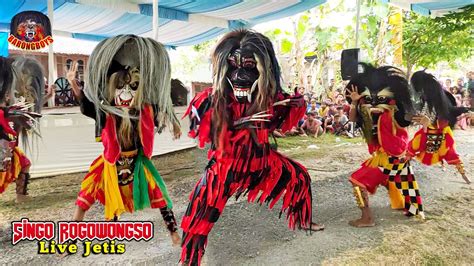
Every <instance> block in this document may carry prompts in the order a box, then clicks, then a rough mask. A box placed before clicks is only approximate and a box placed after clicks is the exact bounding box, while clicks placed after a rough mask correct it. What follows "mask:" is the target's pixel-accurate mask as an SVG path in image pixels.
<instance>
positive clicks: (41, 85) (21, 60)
mask: <svg viewBox="0 0 474 266" xmlns="http://www.w3.org/2000/svg"><path fill="white" fill-rule="evenodd" d="M13 66H14V67H15V69H16V70H17V73H18V80H17V82H18V83H17V84H16V91H15V101H16V102H25V103H28V104H33V105H34V107H33V111H35V112H37V113H39V112H41V107H42V104H43V93H44V91H45V89H46V88H45V81H44V77H45V76H44V70H43V67H42V66H41V63H40V62H38V60H36V59H34V58H29V57H17V58H15V61H14V62H13Z"/></svg>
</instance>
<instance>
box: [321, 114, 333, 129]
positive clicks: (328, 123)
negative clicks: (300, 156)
mask: <svg viewBox="0 0 474 266" xmlns="http://www.w3.org/2000/svg"><path fill="white" fill-rule="evenodd" d="M322 119H323V133H326V132H330V133H333V132H334V128H333V127H332V123H333V120H334V119H333V117H332V116H330V115H328V116H326V117H323V118H322Z"/></svg>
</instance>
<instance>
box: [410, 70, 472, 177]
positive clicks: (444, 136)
mask: <svg viewBox="0 0 474 266" xmlns="http://www.w3.org/2000/svg"><path fill="white" fill-rule="evenodd" d="M411 84H412V86H413V88H414V89H415V92H416V93H418V94H419V99H420V102H419V104H418V111H419V112H420V115H421V116H423V117H424V118H425V119H426V121H427V124H426V125H424V126H423V127H422V128H420V129H419V130H418V131H417V132H416V134H415V136H414V137H413V139H412V140H411V141H410V145H409V146H408V153H409V155H410V156H412V157H415V158H416V159H418V160H419V161H420V162H421V163H423V164H425V165H435V164H437V163H443V162H447V163H448V164H450V165H454V166H456V168H457V170H458V171H459V173H460V174H461V176H462V177H463V179H464V180H465V181H466V182H467V183H470V180H469V178H468V177H467V175H466V171H465V169H464V165H463V162H462V161H461V159H460V158H459V154H458V153H457V152H456V149H455V141H454V136H453V132H452V130H451V128H453V127H454V125H455V124H456V122H457V117H458V116H460V115H462V114H463V113H467V112H469V109H468V108H466V107H456V100H455V99H454V97H453V95H452V94H451V93H449V92H448V91H445V90H444V89H443V88H442V86H441V84H440V83H439V82H438V81H437V80H436V78H435V77H434V76H433V75H431V74H429V73H426V72H425V71H418V72H415V73H414V74H413V76H412V78H411Z"/></svg>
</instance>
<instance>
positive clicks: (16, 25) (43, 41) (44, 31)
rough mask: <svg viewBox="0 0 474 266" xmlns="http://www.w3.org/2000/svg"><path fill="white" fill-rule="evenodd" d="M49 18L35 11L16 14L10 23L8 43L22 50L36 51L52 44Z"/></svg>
mask: <svg viewBox="0 0 474 266" xmlns="http://www.w3.org/2000/svg"><path fill="white" fill-rule="evenodd" d="M51 32H52V30H51V23H50V21H49V18H48V17H47V16H46V15H45V14H43V13H41V12H37V11H23V12H21V13H18V14H16V15H15V16H14V17H13V18H12V21H11V23H10V36H9V37H8V42H9V43H11V44H12V45H14V46H16V47H18V48H20V49H23V50H38V49H42V48H45V47H47V46H48V45H50V44H51V43H53V38H52V37H51Z"/></svg>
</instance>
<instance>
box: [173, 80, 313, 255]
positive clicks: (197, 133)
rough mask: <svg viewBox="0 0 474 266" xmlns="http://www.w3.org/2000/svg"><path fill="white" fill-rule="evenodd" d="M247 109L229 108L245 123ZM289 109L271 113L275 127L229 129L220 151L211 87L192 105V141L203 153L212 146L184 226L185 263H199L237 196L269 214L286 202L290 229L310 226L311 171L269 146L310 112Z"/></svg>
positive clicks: (223, 137) (234, 118)
mask: <svg viewBox="0 0 474 266" xmlns="http://www.w3.org/2000/svg"><path fill="white" fill-rule="evenodd" d="M285 98H287V96H284V95H283V94H281V93H280V94H279V95H278V98H277V99H278V100H280V99H285ZM247 107H248V105H247V104H239V103H237V102H232V103H231V104H230V105H229V110H230V111H231V116H232V119H233V120H238V119H240V118H242V117H243V115H242V113H243V112H244V110H245V108H247ZM280 109H281V110H280ZM287 109H288V108H287V107H275V108H270V109H269V111H270V112H271V113H272V114H273V116H274V117H278V119H276V120H275V121H273V122H274V123H273V126H270V127H265V126H264V127H262V128H259V129H255V130H254V132H252V130H250V129H248V128H244V129H233V128H225V130H223V131H222V132H221V133H220V136H219V138H221V139H222V142H221V143H223V144H224V145H223V147H221V149H216V148H215V145H214V143H213V141H212V136H211V128H212V121H211V116H212V113H213V112H214V109H213V107H212V88H209V89H207V90H205V91H203V92H201V93H200V94H198V95H197V96H196V97H195V98H194V99H193V100H192V102H191V104H190V106H189V108H188V110H187V112H186V114H185V115H189V117H190V119H191V131H190V132H189V136H190V137H195V138H197V139H198V141H199V146H200V147H201V148H203V147H204V145H205V144H206V143H212V144H213V146H212V148H211V149H210V150H209V154H208V157H209V164H208V166H207V167H206V170H205V174H204V175H203V177H202V178H201V180H200V181H199V182H198V183H197V184H196V187H195V188H194V191H193V192H192V193H191V196H190V204H189V206H188V209H187V210H186V213H185V215H184V217H183V221H182V224H181V227H182V228H183V232H184V234H183V250H182V255H181V261H182V262H189V263H198V264H199V263H200V261H201V257H202V255H203V253H204V248H205V246H206V244H207V235H208V234H209V232H210V231H211V229H212V227H213V226H214V223H215V222H217V220H218V219H219V216H220V215H221V213H222V211H223V209H224V207H225V204H226V202H227V200H228V199H229V198H230V197H232V195H234V194H235V195H236V198H238V197H239V196H240V195H242V194H244V195H245V194H247V199H248V201H249V202H254V201H256V200H257V201H258V202H259V203H264V202H266V203H269V207H270V209H271V208H273V206H274V205H275V203H276V202H277V201H278V200H279V199H280V198H281V199H282V200H283V205H282V209H281V211H282V212H286V213H287V214H286V217H287V220H288V226H289V227H290V228H291V229H294V228H295V226H298V227H305V228H307V227H309V226H310V225H311V222H312V219H311V217H312V213H311V200H312V198H311V187H310V183H311V178H310V176H309V174H308V172H307V170H306V169H305V168H304V167H303V166H302V165H301V164H299V163H297V162H295V161H293V160H291V159H289V158H287V157H285V156H283V155H282V154H280V153H278V152H277V151H275V150H274V149H272V148H271V147H270V144H269V141H268V137H269V134H271V132H272V131H273V130H274V129H275V127H274V126H275V125H278V124H280V123H281V122H282V123H281V129H282V130H283V131H287V130H289V129H291V127H292V126H295V125H296V124H297V122H298V120H299V119H301V117H302V116H303V115H304V112H305V107H304V106H301V107H295V108H291V110H287ZM280 119H281V120H280ZM256 123H262V122H256Z"/></svg>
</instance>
